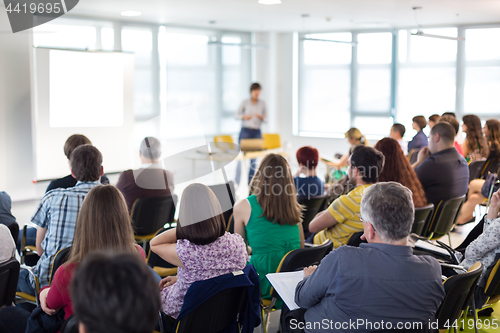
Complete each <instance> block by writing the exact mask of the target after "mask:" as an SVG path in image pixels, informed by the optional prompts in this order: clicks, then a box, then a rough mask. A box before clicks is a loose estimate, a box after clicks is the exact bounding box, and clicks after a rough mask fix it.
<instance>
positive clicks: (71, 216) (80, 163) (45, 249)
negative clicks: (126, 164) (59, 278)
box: [17, 145, 103, 295]
mask: <svg viewBox="0 0 500 333" xmlns="http://www.w3.org/2000/svg"><path fill="white" fill-rule="evenodd" d="M70 166H71V174H72V175H73V177H75V178H76V180H77V181H78V182H77V183H76V185H75V186H74V187H70V188H67V189H63V188H58V189H54V190H51V191H49V192H47V193H46V194H45V195H44V197H43V198H42V201H41V202H40V205H39V206H38V209H37V210H36V212H35V213H34V214H33V217H32V218H31V222H33V223H34V224H36V225H37V232H36V250H37V253H38V255H39V256H40V259H39V260H38V263H37V265H36V266H35V267H34V269H33V273H34V275H35V276H36V277H37V278H38V281H39V283H40V288H43V287H45V286H47V285H48V284H49V279H50V273H51V270H52V269H51V265H52V260H53V259H54V256H55V254H56V253H57V252H58V251H59V250H61V249H64V248H66V247H69V246H71V244H72V243H73V236H74V233H75V225H76V219H77V215H78V212H79V211H80V207H81V206H82V202H83V199H84V198H85V195H87V193H88V192H89V191H90V190H91V189H92V188H93V187H94V186H97V185H100V184H101V183H100V179H101V176H102V175H103V167H102V155H101V153H100V152H99V150H98V149H97V148H95V147H94V146H92V145H82V146H79V147H77V148H76V149H75V150H74V151H73V153H71V157H70ZM17 291H20V292H25V293H28V294H30V295H35V293H36V289H35V281H34V278H33V276H32V275H30V274H29V272H28V271H27V270H25V269H23V270H21V272H20V274H19V281H18V285H17Z"/></svg>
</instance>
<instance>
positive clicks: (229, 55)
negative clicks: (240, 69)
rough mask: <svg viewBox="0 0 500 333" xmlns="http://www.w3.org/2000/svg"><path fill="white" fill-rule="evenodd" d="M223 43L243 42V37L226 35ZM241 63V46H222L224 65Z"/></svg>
mask: <svg viewBox="0 0 500 333" xmlns="http://www.w3.org/2000/svg"><path fill="white" fill-rule="evenodd" d="M221 41H222V43H231V44H241V38H240V37H235V36H224V37H222V39H221ZM240 63H241V46H238V45H227V46H222V65H239V64H240Z"/></svg>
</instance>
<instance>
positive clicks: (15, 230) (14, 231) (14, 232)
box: [7, 221, 19, 243]
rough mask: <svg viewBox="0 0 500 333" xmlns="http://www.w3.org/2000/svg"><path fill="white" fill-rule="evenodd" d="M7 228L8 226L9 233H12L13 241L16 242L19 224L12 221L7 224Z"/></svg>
mask: <svg viewBox="0 0 500 333" xmlns="http://www.w3.org/2000/svg"><path fill="white" fill-rule="evenodd" d="M7 228H9V231H10V234H11V235H12V238H13V239H14V242H16V243H17V239H18V238H19V224H17V222H16V221H14V222H12V223H11V224H9V225H8V226H7Z"/></svg>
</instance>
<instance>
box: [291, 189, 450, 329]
mask: <svg viewBox="0 0 500 333" xmlns="http://www.w3.org/2000/svg"><path fill="white" fill-rule="evenodd" d="M414 211H415V209H414V205H413V200H412V193H411V191H410V190H409V189H408V188H406V187H404V186H402V185H401V184H399V183H395V182H383V183H378V184H374V185H372V186H370V187H369V188H367V189H366V190H365V193H364V195H363V198H362V200H361V214H360V219H361V220H362V221H363V229H364V235H363V236H362V238H364V239H366V240H367V241H368V243H367V244H361V245H360V247H359V248H357V247H352V246H342V247H340V248H338V249H335V250H333V251H332V252H331V253H330V254H329V255H328V256H326V257H325V258H323V260H322V261H321V264H320V265H319V266H317V267H316V266H312V267H307V268H305V269H304V279H303V280H302V281H301V282H299V284H298V285H297V288H296V290H295V302H296V303H297V304H298V305H299V306H300V307H301V308H302V309H305V310H306V311H305V313H304V319H305V322H304V324H305V326H304V328H305V332H308V333H312V332H330V331H331V332H334V331H342V332H369V331H380V330H382V331H383V330H389V331H390V330H393V329H410V330H416V331H421V329H423V328H428V325H429V320H432V319H433V318H434V315H435V313H436V311H437V309H438V307H439V305H440V304H441V301H442V300H443V298H444V295H445V292H444V288H443V284H442V281H441V268H440V265H439V263H438V262H437V260H436V259H434V258H432V257H430V256H415V255H413V252H412V248H411V247H410V246H408V244H407V237H408V235H409V234H410V230H411V226H412V224H413V219H414ZM317 323H320V324H319V325H318V324H317ZM289 324H290V325H293V322H290V323H289ZM287 325H288V323H287ZM325 325H326V326H327V327H326V326H325ZM339 327H340V329H339ZM285 331H286V330H285Z"/></svg>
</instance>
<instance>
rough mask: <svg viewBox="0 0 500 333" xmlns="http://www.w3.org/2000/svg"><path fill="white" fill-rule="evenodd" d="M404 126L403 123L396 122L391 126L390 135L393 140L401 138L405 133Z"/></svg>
mask: <svg viewBox="0 0 500 333" xmlns="http://www.w3.org/2000/svg"><path fill="white" fill-rule="evenodd" d="M405 132H406V128H405V126H404V125H403V124H399V123H396V124H394V125H392V127H391V134H390V137H391V138H393V139H395V140H401V139H402V138H403V136H404V135H405Z"/></svg>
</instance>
